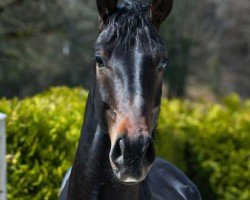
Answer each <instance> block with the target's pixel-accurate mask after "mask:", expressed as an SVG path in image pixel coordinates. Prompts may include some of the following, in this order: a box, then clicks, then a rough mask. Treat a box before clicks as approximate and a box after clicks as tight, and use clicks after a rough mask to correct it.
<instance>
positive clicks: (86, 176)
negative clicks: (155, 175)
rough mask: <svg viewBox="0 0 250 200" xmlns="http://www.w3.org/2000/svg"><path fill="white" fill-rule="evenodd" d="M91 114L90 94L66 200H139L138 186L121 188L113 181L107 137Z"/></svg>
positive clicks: (92, 109) (92, 107) (92, 110)
mask: <svg viewBox="0 0 250 200" xmlns="http://www.w3.org/2000/svg"><path fill="white" fill-rule="evenodd" d="M94 112H95V111H94V102H93V94H92V93H91V92H90V94H89V98H88V101H87V105H86V111H85V116H84V124H83V129H82V134H81V137H80V139H79V142H78V147H77V152H76V156H75V161H74V164H73V167H72V171H71V175H70V178H69V188H68V198H67V199H73V200H79V199H84V200H90V199H91V200H92V199H110V198H111V197H114V198H112V199H120V200H123V199H130V200H134V199H138V197H137V196H138V195H137V193H139V189H138V188H139V186H132V187H131V186H124V185H121V184H118V183H115V182H114V180H112V179H113V178H114V177H113V173H112V170H111V166H110V163H109V157H108V154H109V150H110V144H109V140H108V139H107V137H108V136H107V135H105V134H104V133H102V131H101V130H100V128H99V126H98V123H97V120H96V118H95V114H94ZM123 197H124V198H123ZM133 197H136V198H133Z"/></svg>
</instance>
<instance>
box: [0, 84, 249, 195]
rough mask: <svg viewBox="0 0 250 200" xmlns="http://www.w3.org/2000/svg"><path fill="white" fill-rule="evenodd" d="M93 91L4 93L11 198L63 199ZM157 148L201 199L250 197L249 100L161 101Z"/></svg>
mask: <svg viewBox="0 0 250 200" xmlns="http://www.w3.org/2000/svg"><path fill="white" fill-rule="evenodd" d="M86 98H87V92H86V91H84V90H82V89H80V88H75V89H69V88H66V87H61V88H52V89H50V90H49V91H47V92H45V93H42V94H39V95H36V96H34V97H31V98H27V99H23V100H18V99H12V100H6V99H2V100H0V112H4V113H6V114H8V119H7V140H8V142H7V150H8V155H7V162H8V199H10V200H11V199H15V200H16V199H17V200H19V199H22V200H25V199H34V200H40V199H41V200H43V199H57V198H58V192H59V187H60V185H61V182H62V177H63V175H64V173H65V171H66V170H67V169H68V167H69V166H71V165H72V161H73V159H74V153H75V150H76V145H77V140H78V137H79V134H80V129H81V124H82V120H83V119H82V118H83V110H84V105H85V102H86ZM156 143H157V152H158V155H160V156H161V157H163V158H165V159H167V160H169V161H171V162H173V163H174V164H176V165H177V166H179V167H180V168H181V169H182V170H184V171H185V172H186V173H187V175H188V176H189V177H190V178H191V179H192V180H193V181H194V182H195V183H196V184H197V185H198V187H199V189H200V190H201V193H202V196H203V199H226V200H234V199H237V200H247V199H250V191H249V186H250V185H249V180H250V169H249V168H250V101H241V100H240V99H239V97H238V96H237V95H232V96H230V97H228V98H225V99H224V101H223V103H222V104H212V103H191V102H189V101H181V100H171V101H168V100H163V101H162V109H161V115H160V118H159V124H158V135H157V138H156Z"/></svg>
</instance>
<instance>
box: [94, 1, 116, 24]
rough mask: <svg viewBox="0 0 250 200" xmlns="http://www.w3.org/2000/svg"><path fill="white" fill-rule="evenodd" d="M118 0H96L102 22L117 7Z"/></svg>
mask: <svg viewBox="0 0 250 200" xmlns="http://www.w3.org/2000/svg"><path fill="white" fill-rule="evenodd" d="M117 3H118V0H96V5H97V10H98V12H99V15H100V19H101V21H102V23H104V22H105V20H106V19H107V17H108V16H109V15H110V14H111V13H113V12H114V11H115V10H116V9H117Z"/></svg>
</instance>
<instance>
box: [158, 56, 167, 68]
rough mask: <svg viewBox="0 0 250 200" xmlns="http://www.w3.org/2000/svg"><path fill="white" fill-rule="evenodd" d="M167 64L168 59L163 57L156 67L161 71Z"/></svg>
mask: <svg viewBox="0 0 250 200" xmlns="http://www.w3.org/2000/svg"><path fill="white" fill-rule="evenodd" d="M167 66H168V59H165V60H163V61H161V63H160V64H159V65H158V67H157V69H158V71H163V70H164V69H165V68H166V67H167Z"/></svg>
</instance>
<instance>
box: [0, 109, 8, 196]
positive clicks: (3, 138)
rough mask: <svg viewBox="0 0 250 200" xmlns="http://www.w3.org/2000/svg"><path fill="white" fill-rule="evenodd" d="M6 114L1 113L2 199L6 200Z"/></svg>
mask: <svg viewBox="0 0 250 200" xmlns="http://www.w3.org/2000/svg"><path fill="white" fill-rule="evenodd" d="M5 119H6V115H4V114H2V113H0V200H6V192H7V190H6V183H7V180H6V172H7V171H6V159H5V155H6V135H5Z"/></svg>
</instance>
